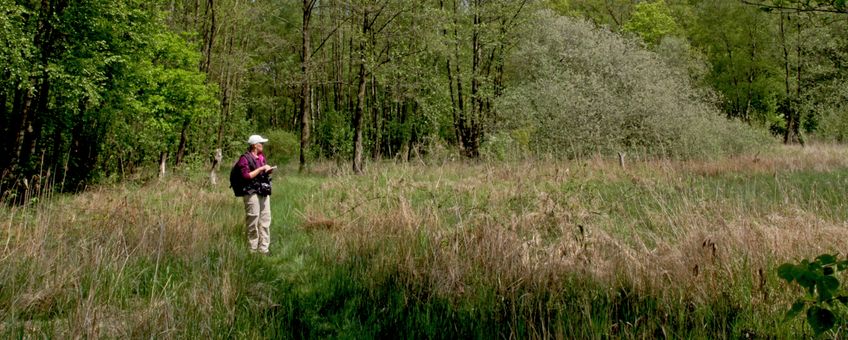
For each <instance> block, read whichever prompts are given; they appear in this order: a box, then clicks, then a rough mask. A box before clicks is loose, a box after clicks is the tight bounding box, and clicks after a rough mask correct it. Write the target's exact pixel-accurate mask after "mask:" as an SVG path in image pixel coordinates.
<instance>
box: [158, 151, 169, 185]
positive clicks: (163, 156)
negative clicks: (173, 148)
mask: <svg viewBox="0 0 848 340" xmlns="http://www.w3.org/2000/svg"><path fill="white" fill-rule="evenodd" d="M167 161H168V153H167V152H165V151H161V152H159V179H160V180H161V179H164V178H165V168H166V165H167Z"/></svg>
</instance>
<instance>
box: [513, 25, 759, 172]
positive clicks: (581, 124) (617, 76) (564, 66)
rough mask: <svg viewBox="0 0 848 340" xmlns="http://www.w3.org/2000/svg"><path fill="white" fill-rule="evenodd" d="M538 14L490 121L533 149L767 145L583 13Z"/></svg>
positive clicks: (671, 151)
mask: <svg viewBox="0 0 848 340" xmlns="http://www.w3.org/2000/svg"><path fill="white" fill-rule="evenodd" d="M535 20H536V22H537V24H535V25H532V26H530V27H528V28H527V29H528V31H527V32H526V39H523V41H522V43H520V44H519V46H518V47H517V49H516V50H515V51H514V53H512V54H511V56H510V58H511V60H510V61H509V62H510V64H512V65H515V68H514V69H513V72H514V74H512V75H511V76H512V77H513V78H514V79H516V80H517V81H516V83H517V84H516V85H515V86H512V87H510V88H509V89H508V90H507V91H506V93H505V94H504V96H503V97H502V98H501V99H500V100H499V102H498V104H497V107H496V109H497V112H498V117H497V121H498V122H499V123H498V125H497V127H496V128H499V129H501V130H505V131H516V130H519V129H524V130H527V131H533V132H534V133H533V135H532V136H530V137H529V138H530V140H529V146H530V149H531V150H532V151H533V152H534V153H536V154H550V155H555V156H562V157H580V156H585V155H588V154H594V153H601V154H612V153H615V152H621V151H625V152H627V151H636V152H640V153H647V154H652V155H660V156H670V157H676V158H693V157H703V156H713V155H721V154H736V153H740V152H743V151H746V150H749V149H753V148H756V147H758V146H760V145H762V144H768V143H771V139H770V138H768V137H766V136H765V134H764V133H761V132H758V131H754V130H753V129H751V128H749V127H747V126H744V125H743V124H742V123H737V122H733V121H728V120H725V119H724V118H722V117H721V113H720V112H719V110H718V109H717V108H716V106H715V105H714V103H713V102H712V101H711V100H710V98H711V97H714V96H712V95H711V94H709V93H706V91H704V90H703V89H696V88H695V87H694V86H693V85H692V84H691V80H690V79H689V77H688V76H687V75H686V72H680V70H677V69H676V68H675V67H672V66H670V65H668V64H667V63H665V62H664V61H663V58H662V57H660V56H659V55H657V54H656V53H654V52H650V51H648V50H646V49H645V48H644V46H643V45H641V44H639V43H638V42H636V41H633V40H630V39H627V38H624V37H622V36H620V35H618V34H616V33H613V32H610V31H608V30H605V29H601V28H596V27H595V26H594V25H592V24H591V23H588V22H586V21H583V20H580V19H574V18H566V17H555V16H553V15H551V14H550V13H547V12H541V13H540V14H538V15H537V18H536V19H535Z"/></svg>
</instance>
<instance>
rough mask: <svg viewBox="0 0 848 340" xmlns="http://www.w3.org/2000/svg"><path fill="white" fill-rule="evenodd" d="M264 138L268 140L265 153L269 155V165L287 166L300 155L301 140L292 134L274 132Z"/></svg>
mask: <svg viewBox="0 0 848 340" xmlns="http://www.w3.org/2000/svg"><path fill="white" fill-rule="evenodd" d="M263 137H265V138H268V143H265V150H264V151H265V154H266V155H268V164H270V165H272V166H273V165H284V164H287V163H288V162H290V161H291V160H293V159H296V158H297V157H298V156H299V155H300V138H299V137H298V136H297V135H295V134H294V133H292V132H289V131H284V130H272V131H268V132H266V133H265V134H264V135H263Z"/></svg>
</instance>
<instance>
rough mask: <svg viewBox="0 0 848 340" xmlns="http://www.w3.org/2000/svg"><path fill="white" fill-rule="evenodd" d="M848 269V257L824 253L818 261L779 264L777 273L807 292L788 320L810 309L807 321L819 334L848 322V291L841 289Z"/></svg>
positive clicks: (787, 317) (797, 302) (799, 300)
mask: <svg viewBox="0 0 848 340" xmlns="http://www.w3.org/2000/svg"><path fill="white" fill-rule="evenodd" d="M845 270H848V259H845V260H841V261H840V260H839V259H838V257H837V255H831V254H824V255H820V256H819V257H816V259H815V260H814V261H809V260H806V259H804V260H802V261H801V262H800V263H798V264H793V263H784V264H783V265H781V266H780V267H778V268H777V275H778V276H779V277H780V278H781V279H783V280H786V282H788V283H792V282H795V283H797V284H798V285H800V286H801V287H802V288H803V289H804V292H805V294H804V297H802V298H799V299H798V300H796V301H795V303H793V304H792V307H791V308H790V309H789V311H788V312H787V313H786V321H789V320H792V319H794V318H795V317H797V316H798V315H800V314H801V313H802V312H804V310H806V315H807V323H808V324H809V325H810V327H812V328H813V331H814V332H815V333H816V335H821V334H822V333H825V332H827V331H830V330H832V329H833V328H834V327H835V326H836V325H844V324H846V322H848V320H846V318H845V313H844V308H845V307H848V291H846V290H845V289H844V288H841V285H840V282H839V278H838V274H839V273H840V272H843V271H845ZM840 304H841V306H840Z"/></svg>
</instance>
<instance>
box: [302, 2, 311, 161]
mask: <svg viewBox="0 0 848 340" xmlns="http://www.w3.org/2000/svg"><path fill="white" fill-rule="evenodd" d="M314 4H315V2H314V0H303V27H302V31H301V35H302V37H301V38H302V45H301V65H300V70H301V76H302V77H303V81H302V84H301V90H300V167H299V170H300V172H303V171H304V170H305V169H306V154H307V152H308V151H309V132H310V131H309V130H310V126H309V120H310V119H311V117H312V112H311V111H312V87H311V84H310V79H309V77H310V72H309V71H310V65H309V62H310V58H311V55H310V54H311V53H312V51H311V48H310V46H311V44H310V41H309V22H310V20H311V19H312V8H313V5H314Z"/></svg>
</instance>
